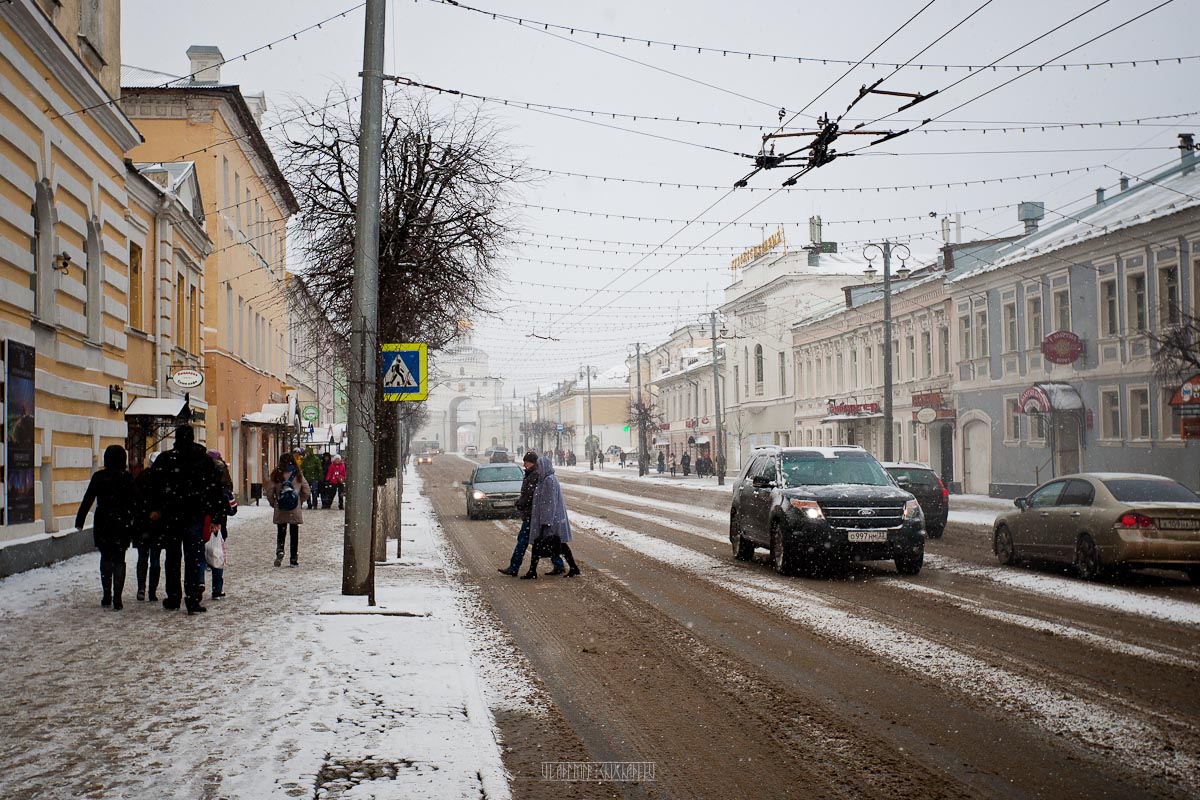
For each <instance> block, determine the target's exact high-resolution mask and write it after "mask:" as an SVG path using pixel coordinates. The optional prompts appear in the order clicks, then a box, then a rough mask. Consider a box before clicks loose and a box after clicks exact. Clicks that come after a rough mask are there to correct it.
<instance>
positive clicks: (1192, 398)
mask: <svg viewBox="0 0 1200 800" xmlns="http://www.w3.org/2000/svg"><path fill="white" fill-rule="evenodd" d="M1193 403H1200V374H1196V375H1193V376H1192V377H1190V378H1188V379H1187V380H1186V381H1184V382H1183V385H1182V386H1180V387H1179V388H1178V389H1176V390H1175V396H1174V397H1172V398H1171V405H1173V406H1188V405H1192V404H1193Z"/></svg>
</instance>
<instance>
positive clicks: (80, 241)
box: [0, 0, 139, 568]
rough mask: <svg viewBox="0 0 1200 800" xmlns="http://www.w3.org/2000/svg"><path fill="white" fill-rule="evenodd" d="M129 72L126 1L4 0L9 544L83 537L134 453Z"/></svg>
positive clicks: (3, 317)
mask: <svg viewBox="0 0 1200 800" xmlns="http://www.w3.org/2000/svg"><path fill="white" fill-rule="evenodd" d="M119 63H120V4H119V2H115V1H114V2H106V3H103V4H96V3H90V2H80V0H12V2H5V3H0V339H3V342H4V345H5V346H4V348H3V350H2V351H0V355H4V356H5V358H6V360H5V365H4V370H3V371H2V372H0V379H3V380H4V382H5V387H4V390H5V401H6V407H7V408H6V414H5V426H4V427H5V431H6V437H5V442H4V445H3V447H0V454H2V457H3V466H4V489H5V491H4V493H3V495H4V505H5V508H4V516H3V522H4V524H3V526H2V527H0V544H3V543H4V542H11V541H12V540H18V539H19V540H22V541H25V540H30V541H33V540H35V539H36V540H37V541H36V542H34V543H35V544H38V546H42V547H43V548H44V549H47V552H48V551H49V550H48V549H49V548H52V547H53V546H58V544H56V542H57V539H56V537H42V538H40V539H39V538H38V537H39V535H42V534H46V533H54V532H64V531H68V530H71V529H73V528H74V523H73V520H74V516H75V511H76V508H77V504H78V502H79V500H80V498H81V497H82V495H83V492H84V490H85V488H86V485H87V481H88V478H89V475H90V473H91V471H92V470H93V469H94V468H95V467H96V466H97V465H98V464H99V461H100V455H101V454H102V452H103V450H104V447H106V446H107V445H109V444H124V441H125V436H126V426H125V421H124V419H123V415H122V412H121V410H120V406H121V405H122V401H121V399H120V392H121V389H122V386H123V384H124V382H125V380H126V377H127V372H128V367H127V360H126V356H127V350H128V339H129V337H128V333H127V327H126V318H127V311H128V309H127V302H128V291H129V240H128V236H127V231H128V221H127V209H128V208H129V205H130V204H129V197H128V193H127V190H126V166H125V163H124V160H123V159H124V156H125V154H126V153H127V152H129V151H130V150H131V149H133V148H134V147H135V146H136V145H137V144H138V143H139V135H138V131H137V130H136V129H135V128H134V126H133V124H132V123H131V122H130V121H129V119H128V118H127V117H126V116H125V114H124V113H122V111H121V109H120V108H119V107H118V106H117V105H116V104H115V102H114V99H115V98H116V97H117V92H118V88H119V79H120V76H119V69H118V67H117V65H118V64H119ZM84 110H86V113H83V111H84ZM59 538H62V537H59ZM78 538H81V537H78ZM39 543H40V544H39ZM89 544H90V542H89ZM4 549H5V550H8V549H9V548H4ZM3 566H4V565H3V564H0V568H2V567H3Z"/></svg>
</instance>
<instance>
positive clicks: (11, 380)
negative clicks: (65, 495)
mask: <svg viewBox="0 0 1200 800" xmlns="http://www.w3.org/2000/svg"><path fill="white" fill-rule="evenodd" d="M7 345H8V351H7V353H6V354H5V359H4V366H5V370H6V372H7V374H6V376H5V392H4V425H5V431H6V436H5V437H4V438H5V445H4V446H5V447H6V448H7V452H6V453H5V464H6V465H7V468H6V470H5V473H6V474H5V489H6V491H7V495H8V497H7V502H6V503H5V508H6V509H7V518H6V519H5V524H7V525H16V524H20V523H23V522H33V424H34V405H33V364H34V359H33V353H34V351H33V348H32V347H29V346H28V345H24V344H20V343H19V342H14V341H11V340H10V341H8V342H7Z"/></svg>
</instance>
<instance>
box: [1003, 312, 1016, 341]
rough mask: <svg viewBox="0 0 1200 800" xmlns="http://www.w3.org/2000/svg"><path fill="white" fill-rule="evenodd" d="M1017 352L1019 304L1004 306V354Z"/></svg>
mask: <svg viewBox="0 0 1200 800" xmlns="http://www.w3.org/2000/svg"><path fill="white" fill-rule="evenodd" d="M1016 351H1017V304H1016V303H1005V304H1004V352H1006V353H1015V352H1016Z"/></svg>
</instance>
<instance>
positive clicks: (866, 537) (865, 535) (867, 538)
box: [846, 531, 888, 542]
mask: <svg viewBox="0 0 1200 800" xmlns="http://www.w3.org/2000/svg"><path fill="white" fill-rule="evenodd" d="M887 540H888V535H887V531H846V541H848V542H886V541H887Z"/></svg>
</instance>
